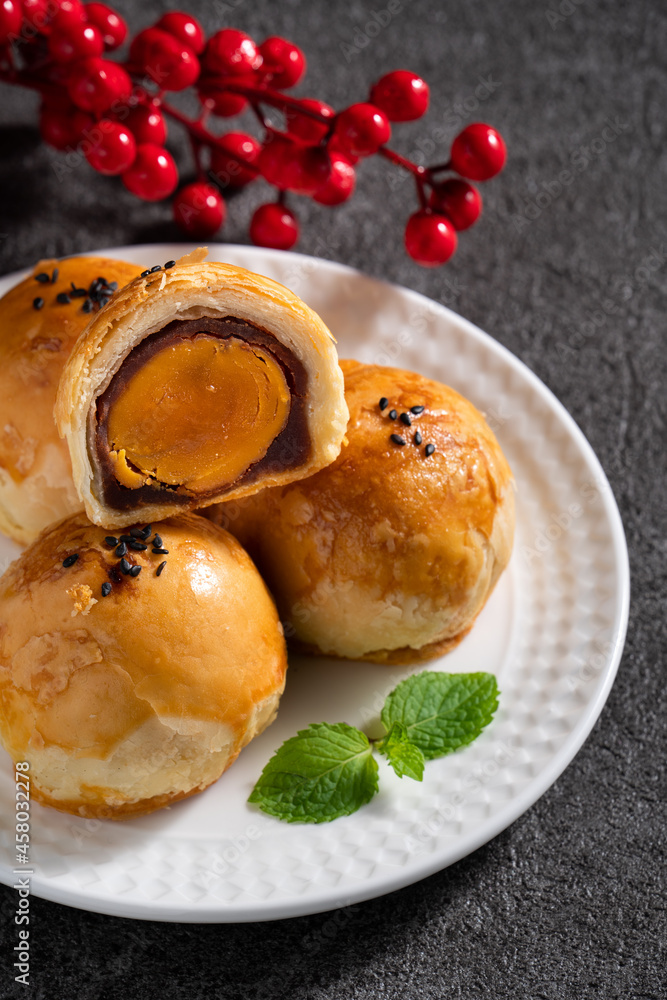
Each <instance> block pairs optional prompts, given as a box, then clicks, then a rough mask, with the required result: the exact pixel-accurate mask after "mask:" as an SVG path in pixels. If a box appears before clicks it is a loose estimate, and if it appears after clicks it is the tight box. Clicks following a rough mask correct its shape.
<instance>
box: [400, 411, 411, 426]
mask: <svg viewBox="0 0 667 1000" xmlns="http://www.w3.org/2000/svg"><path fill="white" fill-rule="evenodd" d="M401 423H402V424H405V426H406V427H412V421H411V420H410V414H409V413H401Z"/></svg>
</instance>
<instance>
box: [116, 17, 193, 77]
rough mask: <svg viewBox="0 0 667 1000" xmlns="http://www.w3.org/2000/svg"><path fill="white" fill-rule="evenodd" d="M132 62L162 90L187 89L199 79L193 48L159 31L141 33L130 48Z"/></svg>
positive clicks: (152, 30)
mask: <svg viewBox="0 0 667 1000" xmlns="http://www.w3.org/2000/svg"><path fill="white" fill-rule="evenodd" d="M130 59H131V60H132V62H133V63H134V64H135V65H136V66H139V67H140V68H141V69H142V70H143V71H144V72H145V73H146V74H147V75H148V76H149V77H150V78H151V79H152V80H153V81H154V82H155V83H156V84H157V85H158V86H159V87H161V88H162V89H163V90H185V89H186V88H187V87H190V86H192V84H193V83H194V82H195V80H197V78H198V77H199V60H198V59H197V56H196V55H195V54H194V52H193V51H192V49H191V48H189V47H188V46H187V45H184V44H183V42H181V41H180V40H179V39H178V38H175V37H174V36H173V35H170V34H169V32H168V31H162V30H161V29H160V28H146V29H145V30H144V31H140V32H139V34H138V35H137V36H136V37H135V38H134V39H133V41H132V44H131V45H130Z"/></svg>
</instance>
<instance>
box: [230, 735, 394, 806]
mask: <svg viewBox="0 0 667 1000" xmlns="http://www.w3.org/2000/svg"><path fill="white" fill-rule="evenodd" d="M377 790H378V766H377V761H376V760H375V759H374V758H373V755H372V750H371V745H370V743H369V741H368V737H367V736H366V735H365V734H364V733H362V732H360V730H358V729H355V728H354V727H353V726H348V725H347V724H346V723H344V722H338V723H336V724H335V725H331V724H329V723H328V722H317V723H315V724H314V725H312V726H308V729H302V730H301V731H300V732H299V733H298V734H297V735H296V736H293V737H292V738H291V739H289V740H287V741H286V742H285V743H283V745H282V746H281V747H279V749H278V750H276V752H275V754H274V755H273V757H272V758H271V760H270V761H269V762H268V764H267V765H266V767H265V768H264V770H263V771H262V774H261V777H260V779H259V781H258V782H257V784H256V785H255V787H254V788H253V790H252V792H251V794H250V798H249V799H248V802H254V803H255V804H256V805H258V806H259V807H260V809H262V810H263V811H264V812H266V813H269V814H270V815H271V816H277V817H278V819H284V820H287V822H288V823H298V822H301V823H325V822H328V821H329V820H332V819H337V818H338V817H339V816H349V814H350V813H353V812H356V810H357V809H358V808H359V807H360V806H363V805H364V804H365V803H366V802H370V800H371V799H372V798H373V796H374V795H375V793H376V792H377Z"/></svg>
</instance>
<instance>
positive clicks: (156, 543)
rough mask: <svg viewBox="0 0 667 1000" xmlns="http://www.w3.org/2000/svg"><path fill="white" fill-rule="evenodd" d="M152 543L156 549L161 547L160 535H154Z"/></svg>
mask: <svg viewBox="0 0 667 1000" xmlns="http://www.w3.org/2000/svg"><path fill="white" fill-rule="evenodd" d="M153 545H154V546H155V548H156V549H161V548H162V535H156V536H155V538H154V539H153Z"/></svg>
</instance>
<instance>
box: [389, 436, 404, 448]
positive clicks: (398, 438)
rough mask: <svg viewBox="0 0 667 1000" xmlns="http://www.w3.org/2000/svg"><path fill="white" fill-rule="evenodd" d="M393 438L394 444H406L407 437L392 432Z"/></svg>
mask: <svg viewBox="0 0 667 1000" xmlns="http://www.w3.org/2000/svg"><path fill="white" fill-rule="evenodd" d="M391 440H392V441H393V442H394V444H399V445H401V446H402V445H404V444H405V438H403V437H401V435H400V434H392V435H391Z"/></svg>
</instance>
